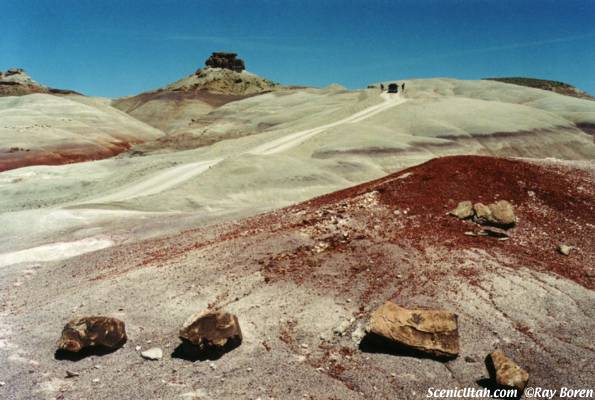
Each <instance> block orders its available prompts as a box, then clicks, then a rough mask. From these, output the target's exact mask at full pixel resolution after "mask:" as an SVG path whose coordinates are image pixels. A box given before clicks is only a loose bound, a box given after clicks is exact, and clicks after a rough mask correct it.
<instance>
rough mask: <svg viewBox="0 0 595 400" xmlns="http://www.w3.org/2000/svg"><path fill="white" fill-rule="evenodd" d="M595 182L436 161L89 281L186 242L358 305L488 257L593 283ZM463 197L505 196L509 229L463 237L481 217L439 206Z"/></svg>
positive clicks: (567, 174) (174, 240)
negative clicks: (513, 221) (511, 221)
mask: <svg viewBox="0 0 595 400" xmlns="http://www.w3.org/2000/svg"><path fill="white" fill-rule="evenodd" d="M594 187H595V185H594V178H593V173H592V171H589V170H584V169H578V168H571V167H568V166H566V165H565V164H556V163H549V164H545V163H539V164H538V163H533V162H528V161H523V160H516V159H503V158H493V157H482V156H453V157H444V158H438V159H434V160H431V161H429V162H427V163H425V164H422V165H419V166H416V167H412V168H409V169H407V170H404V171H401V172H399V173H397V174H393V175H389V176H387V177H385V178H382V179H379V180H377V181H373V182H369V183H365V184H362V185H359V186H355V187H352V188H349V189H346V190H342V191H339V192H335V193H332V194H329V195H326V196H322V197H319V198H316V199H313V200H311V201H309V202H306V203H302V204H299V205H296V206H292V207H288V208H285V209H282V210H278V211H275V212H272V213H268V214H263V215H261V216H257V217H254V218H250V219H247V220H245V221H243V222H241V223H239V224H233V225H226V224H223V225H221V226H217V227H209V228H208V229H202V228H201V229H197V230H194V231H188V232H185V233H183V234H181V235H178V236H175V237H171V238H165V239H160V240H157V241H150V242H146V243H142V244H139V245H138V246H139V249H138V252H135V254H137V256H138V257H136V259H137V260H138V261H137V263H136V265H135V266H129V268H128V269H124V270H115V269H112V268H110V267H107V266H106V267H107V268H105V269H104V268H98V272H99V273H98V275H97V276H96V279H103V278H108V277H111V276H113V275H114V274H122V273H125V272H126V271H128V270H130V269H131V268H139V267H144V266H148V265H160V266H162V265H167V264H169V261H174V260H179V259H181V258H183V257H186V256H187V255H188V253H190V252H193V251H207V252H219V251H224V252H225V253H226V254H228V257H229V258H230V259H232V260H233V263H234V264H236V265H243V266H246V268H255V269H259V270H260V271H261V272H262V273H263V274H264V276H265V281H267V282H270V281H276V280H292V281H294V282H296V283H298V284H306V285H308V286H314V287H318V288H321V289H323V290H331V291H337V292H339V293H342V294H344V295H346V296H354V297H355V298H359V301H360V304H362V305H364V304H367V301H368V300H369V296H371V295H372V294H373V293H377V292H378V291H382V290H385V291H386V290H392V289H390V288H394V287H399V286H402V284H404V282H406V287H407V289H408V290H415V289H416V288H417V287H420V286H423V287H424V290H431V289H430V288H428V285H430V286H431V285H432V282H434V283H436V282H439V281H440V279H441V278H442V277H444V276H446V275H448V276H451V277H452V276H456V277H457V278H460V279H462V280H465V281H467V282H469V283H470V284H476V283H478V279H479V276H480V275H481V273H482V272H483V271H485V270H486V268H488V267H487V264H488V261H490V260H492V261H494V262H492V263H491V264H490V265H500V266H502V267H508V268H513V269H517V268H526V269H529V270H534V271H539V272H542V273H546V274H555V275H558V276H560V277H563V278H566V279H570V280H572V281H575V282H577V283H578V284H580V285H582V286H584V287H587V288H593V287H595V285H594V284H593V278H594V277H595V270H594V268H595V257H594V254H595V253H594V247H595V243H594V242H593V240H592V238H593V237H595V210H594V207H595V193H594V191H593V188H594ZM463 200H471V201H473V202H483V203H489V202H493V201H496V200H508V201H510V202H511V203H512V204H513V206H514V207H515V213H516V215H517V218H518V223H517V226H516V227H515V228H513V229H510V230H509V234H510V238H509V239H508V240H498V239H497V238H493V237H472V236H466V235H465V232H467V231H478V230H479V229H480V228H479V226H477V225H476V224H474V223H472V222H469V221H460V220H458V219H456V218H454V217H452V216H448V215H446V214H447V212H448V211H449V210H450V209H453V208H454V207H456V205H457V203H458V202H459V201H463ZM561 243H565V244H567V245H570V246H573V247H574V249H573V251H572V253H571V254H570V256H563V255H561V254H559V253H558V252H557V246H558V245H559V244H561ZM222 249H223V250H222ZM473 254H475V255H478V254H479V256H477V258H476V259H475V260H473V259H472V257H471V256H470V255H473ZM486 260H487V261H486ZM484 261H485V262H484Z"/></svg>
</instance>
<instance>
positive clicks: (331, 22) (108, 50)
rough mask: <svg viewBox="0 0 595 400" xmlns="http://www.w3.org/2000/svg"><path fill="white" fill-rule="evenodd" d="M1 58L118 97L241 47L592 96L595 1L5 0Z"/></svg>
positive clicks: (355, 71)
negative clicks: (518, 79) (501, 79)
mask: <svg viewBox="0 0 595 400" xmlns="http://www.w3.org/2000/svg"><path fill="white" fill-rule="evenodd" d="M0 9H1V10H2V12H0V69H1V70H5V69H7V68H10V67H13V66H18V67H23V68H25V69H26V70H27V71H28V72H29V73H30V74H31V75H32V76H33V78H34V79H36V80H38V81H40V82H42V83H45V84H47V85H50V86H53V87H58V88H68V89H74V90H77V91H80V92H83V93H85V94H89V95H98V96H110V97H115V96H123V95H131V94H136V93H139V92H142V91H146V90H149V89H154V88H157V87H160V86H163V85H165V84H166V83H169V82H172V81H174V80H177V79H179V78H181V77H183V76H186V75H189V74H190V73H192V72H194V71H195V70H196V69H197V68H199V67H201V66H202V65H203V63H204V60H205V59H206V58H207V57H208V56H209V54H210V53H211V52H212V51H219V50H224V51H236V52H238V53H239V55H240V57H242V58H243V59H244V60H245V61H246V66H247V69H248V70H249V71H252V72H255V73H257V74H259V75H262V76H264V77H267V78H269V79H272V80H274V81H277V82H281V83H287V84H302V85H312V86H326V85H328V84H330V83H333V82H337V83H340V84H342V85H344V86H347V87H349V88H358V87H364V86H366V85H367V84H368V83H370V82H377V81H380V80H390V79H407V78H423V77H436V76H440V77H454V78H462V79H478V78H482V77H488V76H531V77H538V78H544V79H554V80H560V81H565V82H568V83H571V84H574V85H576V86H578V87H580V88H582V89H584V90H587V91H589V92H590V93H592V94H595V23H594V21H595V1H593V0H583V1H578V0H558V1H548V0H541V1H535V0H514V1H513V0H403V1H398V0H394V1H382V0H358V1H346V0H344V1H338V0H318V1H311V0H301V1H297V0H295V1H289V0H287V1H282V0H243V1H238V0H236V1H228V0H213V1H210V0H205V1H198V0H194V1H190V0H184V1H168V0H161V1H153V0H150V1H140V0H137V1H132V0H117V1H112V0H56V1H49V0H47V1H43V0H37V1H33V0H0Z"/></svg>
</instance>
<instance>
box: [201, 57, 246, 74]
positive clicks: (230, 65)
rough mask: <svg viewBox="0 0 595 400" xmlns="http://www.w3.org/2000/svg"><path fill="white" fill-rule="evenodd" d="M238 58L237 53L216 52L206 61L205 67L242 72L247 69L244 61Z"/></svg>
mask: <svg viewBox="0 0 595 400" xmlns="http://www.w3.org/2000/svg"><path fill="white" fill-rule="evenodd" d="M236 57H237V54H236V53H225V52H215V53H213V54H212V55H211V56H210V57H209V58H208V59H207V61H205V65H206V66H207V67H212V68H225V69H230V70H232V71H235V72H242V71H243V70H244V69H246V66H245V64H244V60H242V59H241V58H236Z"/></svg>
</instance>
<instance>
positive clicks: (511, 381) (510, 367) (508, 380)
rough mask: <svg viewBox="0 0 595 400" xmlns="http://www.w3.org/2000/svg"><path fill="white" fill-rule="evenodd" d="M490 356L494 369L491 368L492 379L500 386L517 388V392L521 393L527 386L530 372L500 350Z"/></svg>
mask: <svg viewBox="0 0 595 400" xmlns="http://www.w3.org/2000/svg"><path fill="white" fill-rule="evenodd" d="M489 358H490V361H491V364H492V366H493V370H490V374H491V375H492V379H494V380H495V381H496V383H497V384H498V385H500V386H506V387H512V388H515V389H517V390H518V391H519V392H518V393H517V394H518V395H520V394H521V393H522V392H523V390H524V389H525V386H527V382H528V381H529V373H527V371H525V370H524V369H522V368H521V367H519V366H518V365H517V363H515V362H514V361H513V360H511V359H510V358H508V357H506V355H505V354H504V353H503V352H502V351H500V350H497V351H494V352H492V353H491V354H490V356H489Z"/></svg>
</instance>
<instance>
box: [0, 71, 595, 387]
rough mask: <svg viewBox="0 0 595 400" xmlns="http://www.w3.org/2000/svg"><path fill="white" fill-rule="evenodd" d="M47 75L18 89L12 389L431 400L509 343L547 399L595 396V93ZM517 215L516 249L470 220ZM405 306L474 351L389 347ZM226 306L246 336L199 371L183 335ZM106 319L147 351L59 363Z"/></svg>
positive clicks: (13, 138) (2, 233)
mask: <svg viewBox="0 0 595 400" xmlns="http://www.w3.org/2000/svg"><path fill="white" fill-rule="evenodd" d="M0 78H1V77H0ZM25 82H26V84H27V85H33V86H32V87H34V88H35V89H34V90H33V89H31V90H30V93H28V92H26V90H25V89H26V88H25V89H23V88H21V89H22V90H24V91H25V93H19V94H22V95H18V96H17V95H15V94H16V93H17V92H16V91H15V90H14V85H13V84H12V83H11V84H10V85H9V86H10V88H11V91H10V92H8V93H6V94H7V95H6V96H5V97H0V167H1V169H0V170H1V171H2V172H0V210H1V213H0V226H2V229H0V239H1V240H0V361H1V362H0V382H2V385H1V386H0V397H2V398H8V399H113V398H120V399H138V398H143V399H174V398H180V399H192V398H196V399H200V398H203V399H238V398H251V399H258V398H260V399H270V398H276V399H287V398H296V399H297V398H312V399H351V398H353V399H371V398H374V399H376V398H378V399H384V398H386V399H395V398H399V399H417V398H422V397H424V396H425V393H426V392H427V390H428V388H430V387H444V388H447V387H453V388H454V387H463V386H471V387H477V388H482V387H487V386H489V385H490V384H489V376H488V375H487V372H486V367H485V365H484V359H485V357H486V355H487V354H489V353H490V352H492V351H494V350H496V349H502V350H504V351H505V352H506V353H507V354H508V355H510V356H511V357H512V358H513V359H514V360H515V361H516V362H517V363H518V364H519V365H521V366H522V367H523V368H524V369H526V370H527V371H528V372H529V375H530V378H529V379H530V381H529V382H530V385H532V386H539V385H541V386H545V387H550V386H551V387H561V386H566V387H576V388H579V387H593V385H594V383H595V382H594V381H593V376H595V371H594V369H595V367H594V366H595V349H594V348H593V333H592V332H593V329H594V328H595V324H594V322H593V321H594V317H595V310H594V308H593V304H594V300H595V295H594V294H593V278H594V277H595V256H594V243H593V240H592V238H593V237H594V236H595V210H594V207H595V201H594V200H595V191H594V190H593V188H594V187H595V185H594V179H595V169H594V164H593V158H594V156H595V144H594V142H593V129H594V127H595V101H593V100H591V99H589V98H576V97H570V96H566V95H563V94H559V93H555V92H552V91H547V90H541V89H536V88H530V87H524V86H519V85H515V84H510V83H503V82H497V81H490V80H478V81H464V80H456V79H447V78H433V79H407V80H399V79H398V77H395V81H394V82H399V83H405V84H406V87H405V90H399V92H398V93H387V92H386V91H381V90H380V85H381V84H382V85H383V86H388V84H389V83H391V82H392V81H391V82H382V83H380V82H379V83H373V84H371V85H370V87H369V88H367V89H361V90H347V89H345V88H342V87H341V86H339V85H331V86H329V87H326V88H304V87H295V86H285V85H281V84H277V83H273V82H271V81H268V80H266V79H264V78H260V77H258V76H257V75H254V74H251V73H248V72H247V71H242V72H235V71H230V70H226V69H221V68H203V69H202V70H199V71H197V72H196V73H194V74H192V75H190V76H188V77H186V78H183V79H181V80H179V81H177V82H175V83H173V84H171V85H168V86H166V87H164V88H161V89H157V90H155V91H151V92H146V93H141V94H139V95H136V96H130V97H125V98H121V99H102V98H93V97H88V96H83V95H80V94H77V93H72V92H69V91H60V92H59V93H58V92H54V93H52V92H50V91H49V89H48V90H42V89H37V88H39V87H41V86H35V85H39V84H37V83H36V82H35V81H32V82H33V83H31V81H29V80H25ZM0 83H1V82H0ZM27 87H29V86H27ZM27 90H29V89H27ZM498 200H506V201H508V202H510V203H511V204H512V206H513V207H514V210H515V214H516V217H517V219H518V221H517V223H516V226H515V227H514V228H512V229H510V230H509V231H508V232H507V233H506V237H505V239H506V240H498V238H495V237H492V236H481V235H480V236H477V235H469V234H466V233H468V232H469V231H474V230H476V229H477V227H476V224H474V223H473V222H470V221H462V220H459V219H457V218H454V217H453V216H450V215H447V213H448V211H449V210H452V209H453V208H455V207H456V206H457V204H458V203H459V202H461V201H472V202H474V203H475V202H484V203H486V204H487V203H491V202H494V201H498ZM561 244H565V245H568V246H570V247H571V248H572V251H571V252H570V254H569V255H567V256H566V255H563V254H560V252H559V251H558V246H559V245H561ZM387 300H391V301H393V302H395V303H398V304H400V305H402V306H405V307H408V308H414V307H421V308H443V309H448V310H451V311H452V312H455V313H456V314H457V315H458V321H459V322H458V323H459V327H458V329H459V335H460V347H461V350H460V354H459V356H458V357H456V358H455V359H453V360H449V361H444V360H436V359H434V358H432V357H419V356H417V355H412V354H403V353H399V352H394V351H390V350H387V349H385V348H382V347H378V346H377V345H375V344H370V343H368V342H367V341H366V334H365V329H366V324H367V323H368V321H369V318H370V314H371V313H372V312H373V311H374V310H375V309H376V308H377V307H379V306H380V305H382V304H383V303H384V302H385V301H387ZM204 309H222V310H226V311H229V312H231V313H233V314H235V315H236V316H237V317H238V320H239V324H240V326H241V329H242V334H243V341H242V344H241V345H240V346H239V347H237V348H236V349H234V350H232V351H230V352H228V353H226V354H224V355H223V356H222V357H220V358H216V359H203V358H201V359H188V358H187V357H184V356H183V355H180V354H179V351H176V349H177V347H178V345H179V339H178V330H179V329H180V327H181V325H182V323H183V322H184V321H185V320H186V318H187V317H188V316H189V315H191V314H193V313H195V312H197V311H200V310H204ZM86 315H106V316H111V317H115V318H119V319H121V320H123V321H125V323H126V332H127V336H128V340H127V342H126V344H125V345H124V347H122V348H120V349H118V350H117V351H114V352H111V353H109V354H91V355H89V356H87V357H81V358H75V359H72V358H63V357H57V356H56V353H55V352H56V349H57V348H56V342H57V340H58V339H59V337H60V333H61V330H62V328H63V326H64V325H65V324H66V323H67V322H68V321H69V320H71V319H73V318H75V317H78V316H86ZM151 347H159V348H161V349H162V350H163V357H162V358H161V359H159V360H156V361H149V360H146V359H144V358H142V357H141V355H140V352H141V351H143V350H146V349H148V348H151ZM67 371H70V372H74V373H75V374H74V375H76V376H69V373H67ZM70 375H72V374H70Z"/></svg>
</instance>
